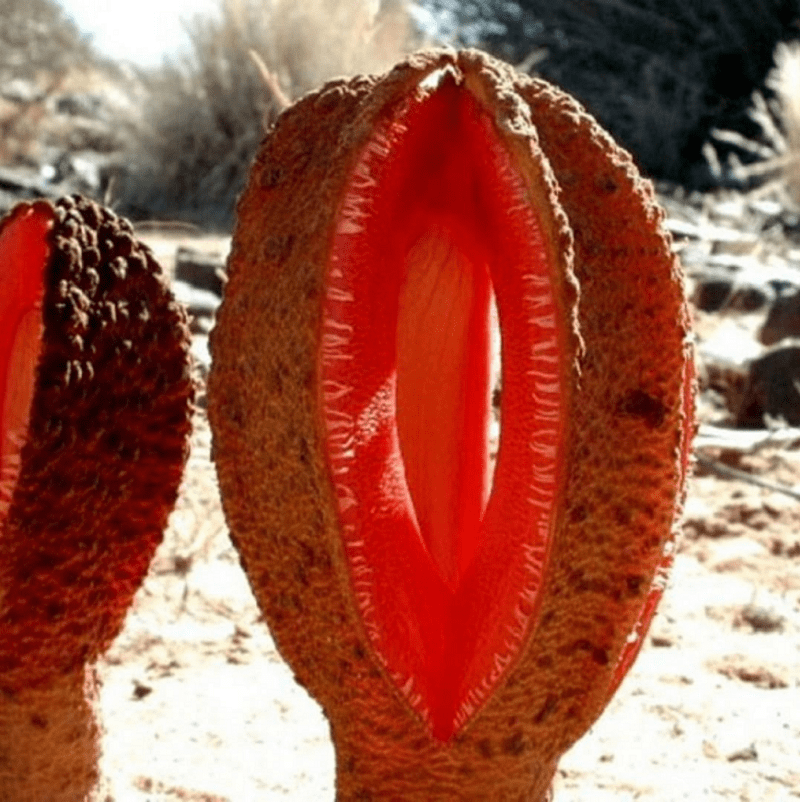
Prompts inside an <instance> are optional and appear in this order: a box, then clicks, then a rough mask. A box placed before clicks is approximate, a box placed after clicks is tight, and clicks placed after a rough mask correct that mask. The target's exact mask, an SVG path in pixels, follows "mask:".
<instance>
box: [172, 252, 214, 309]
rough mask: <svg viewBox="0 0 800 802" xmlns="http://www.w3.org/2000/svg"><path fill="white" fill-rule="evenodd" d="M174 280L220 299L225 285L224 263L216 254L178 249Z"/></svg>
mask: <svg viewBox="0 0 800 802" xmlns="http://www.w3.org/2000/svg"><path fill="white" fill-rule="evenodd" d="M175 278H176V279H177V280H179V281H185V282H186V283H187V284H191V285H192V286H193V287H198V288H200V289H202V290H208V291H209V292H213V293H214V295H216V296H217V298H221V297H222V288H223V286H224V284H225V262H224V260H223V259H222V257H221V256H219V255H217V254H208V253H203V252H202V251H195V250H192V249H191V248H178V253H177V256H176V257H175Z"/></svg>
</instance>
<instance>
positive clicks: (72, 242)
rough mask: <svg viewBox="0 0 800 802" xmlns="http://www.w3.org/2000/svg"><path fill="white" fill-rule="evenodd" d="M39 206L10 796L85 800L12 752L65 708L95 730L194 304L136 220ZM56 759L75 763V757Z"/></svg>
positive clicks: (163, 482) (1, 600) (178, 468)
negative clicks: (39, 305) (44, 240)
mask: <svg viewBox="0 0 800 802" xmlns="http://www.w3.org/2000/svg"><path fill="white" fill-rule="evenodd" d="M37 203H38V204H44V203H45V202H43V201H39V202H37ZM40 208H49V210H50V213H52V215H53V219H54V226H53V228H52V230H51V233H50V243H51V246H52V252H51V256H50V260H49V264H48V265H47V267H46V269H45V296H44V304H43V308H44V311H43V316H44V335H43V342H42V350H41V354H40V358H39V364H38V367H37V373H36V386H35V394H34V397H33V402H32V409H31V419H30V427H29V432H28V439H27V442H26V444H25V446H24V448H23V451H22V464H21V470H20V475H19V480H18V483H17V486H16V488H15V490H14V494H13V498H12V502H11V506H10V509H9V512H8V517H7V518H6V520H5V521H4V522H2V524H0V799H3V800H11V801H12V802H17V800H22V799H25V800H27V799H28V798H30V799H39V800H45V799H47V800H56V799H58V800H62V799H63V800H65V801H66V800H73V801H74V800H77V799H83V796H82V795H81V796H79V795H78V792H77V789H76V788H73V789H72V791H71V792H66V794H65V795H64V796H61V795H56V794H55V793H54V790H53V789H48V788H47V787H46V786H37V785H36V782H37V781H36V778H35V776H33V777H29V778H28V781H29V783H30V785H29V786H28V790H29V792H30V797H28V796H25V794H24V792H23V790H21V789H22V785H21V784H20V783H21V779H20V776H19V775H18V773H17V772H18V771H22V767H21V766H17V767H15V766H14V765H13V759H12V757H13V755H14V754H15V750H16V749H18V745H19V742H20V740H22V742H25V739H26V738H28V740H27V743H28V744H30V743H31V742H32V738H33V736H31V737H30V738H29V737H28V735H26V734H25V732H24V731H23V730H24V728H25V726H27V727H29V728H30V727H33V731H34V732H37V731H38V732H39V738H38V740H39V741H40V742H41V743H43V744H44V743H46V742H48V739H47V738H46V737H45V735H44V731H45V730H48V729H49V728H51V727H57V726H58V721H59V720H61V719H62V718H63V716H64V715H66V713H64V710H70V709H71V710H72V713H73V714H74V716H75V717H76V718H75V727H74V731H73V733H72V734H73V735H75V736H76V737H78V733H79V732H82V733H84V735H83V736H81V737H85V738H88V739H89V740H90V741H96V736H97V732H96V730H97V727H96V726H95V725H93V724H92V723H91V721H86V720H84V718H83V717H84V715H85V714H88V713H90V710H89V707H90V706H86V705H84V708H85V710H83V711H82V709H81V707H80V705H78V704H77V702H76V701H75V700H76V699H78V698H79V696H80V694H79V690H80V689H82V688H83V687H84V682H85V673H84V672H85V666H86V664H90V663H91V662H92V661H94V660H95V659H96V658H97V657H98V656H99V654H100V653H101V652H102V651H103V650H104V649H105V648H106V647H107V646H108V645H109V644H110V642H111V640H112V639H113V638H114V637H115V636H116V635H117V633H118V632H119V630H120V628H121V627H122V624H123V622H124V618H125V613H126V611H127V609H128V606H129V604H130V602H131V600H132V598H133V594H134V593H135V592H136V590H137V589H138V587H139V585H140V583H141V581H142V579H143V578H144V576H145V574H146V572H147V568H148V566H149V563H150V560H151V558H152V555H153V552H154V551H155V548H156V546H157V545H158V543H159V542H160V541H161V537H162V532H163V529H164V526H165V525H166V522H167V517H168V515H169V513H170V511H171V510H172V507H173V504H174V502H175V498H176V495H177V491H178V486H179V484H180V480H181V476H182V472H183V466H184V463H185V459H186V456H187V452H188V435H189V432H190V428H191V411H192V400H193V397H194V387H193V379H192V376H191V371H190V362H189V353H188V348H189V332H188V327H187V321H186V315H185V313H184V311H183V309H182V308H181V307H179V306H178V305H177V304H176V303H175V301H174V300H173V299H172V296H171V293H170V292H169V290H168V287H167V285H166V282H165V280H164V278H163V275H162V272H161V268H160V267H159V266H158V265H157V263H156V262H155V261H154V259H153V257H152V255H151V253H150V251H149V250H148V249H147V248H146V247H145V246H143V245H141V244H140V243H138V242H137V241H136V240H135V239H134V236H133V230H132V228H131V226H130V224H129V223H128V222H127V221H125V220H122V219H120V218H118V217H117V216H116V215H114V214H113V213H112V212H110V211H108V210H105V209H103V208H101V207H99V206H98V205H96V204H95V203H93V202H91V201H88V200H85V199H82V198H78V197H75V198H66V199H63V200H61V201H59V202H58V203H57V204H56V205H55V206H54V207H52V206H49V204H46V205H45V206H44V207H41V206H40ZM76 689H77V690H76ZM48 694H50V695H51V697H52V701H53V707H52V710H51V713H52V716H48V715H37V716H36V717H35V718H36V720H35V721H34V720H33V719H32V718H31V717H29V719H28V721H27V722H26V720H25V716H24V715H23V714H21V713H20V712H19V711H20V710H24V709H26V707H27V705H28V703H29V701H30V703H31V704H33V703H34V702H35V703H36V704H39V705H40V706H41V704H43V703H42V702H36V700H37V699H39V700H41V699H43V698H47V697H48ZM69 699H73V702H69V701H67V700H69ZM31 700H33V701H31ZM59 700H60V701H59ZM64 705H66V707H65V708H64ZM45 707H46V705H45ZM59 707H62V708H64V710H60V711H59ZM87 711H88V712H87ZM81 722H82V723H81ZM12 725H13V726H12ZM20 728H21V729H20ZM34 740H35V739H34ZM92 748H94V749H95V750H96V744H94V747H92V745H91V743H88V744H85V745H84V746H83V747H79V746H77V745H76V744H75V743H73V744H72V745H67V744H65V745H64V749H65V750H67V751H69V750H73V751H75V750H78V751H80V749H84V750H87V749H88V750H90V751H91V749H92ZM54 749H55V747H54ZM10 756H11V757H10ZM95 757H96V755H95ZM47 759H48V758H47V754H46V753H45V754H43V755H42V756H41V760H43V761H46V760H47ZM50 759H51V760H52V762H53V763H54V764H55V765H58V762H59V761H62V764H63V765H62V767H61V771H71V770H72V769H69V768H68V767H69V766H70V760H69V757H68V756H67V755H57V754H55V752H53V753H52V754H51V756H50ZM86 761H88V763H87V765H90V764H91V762H92V761H91V760H90V759H89V758H86ZM86 761H85V762H86ZM86 771H96V768H94V767H91V765H90V768H88V769H86ZM86 771H85V772H84V774H85V773H86ZM57 773H58V772H57V771H54V772H52V773H51V774H52V775H55V774H57ZM84 779H86V778H84ZM87 782H88V780H87ZM37 788H38V790H37ZM9 789H16V791H15V792H14V793H12V792H11V790H9ZM37 793H38V794H39V795H38V796H37Z"/></svg>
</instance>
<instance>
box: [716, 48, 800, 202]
mask: <svg viewBox="0 0 800 802" xmlns="http://www.w3.org/2000/svg"><path fill="white" fill-rule="evenodd" d="M765 84H766V89H767V92H768V93H769V94H765V93H764V92H760V91H757V92H754V93H753V96H752V105H751V107H750V109H749V115H750V117H751V119H752V120H753V122H754V123H755V124H756V125H757V127H758V132H757V136H753V137H747V136H742V135H741V134H740V133H738V132H737V131H731V130H724V129H723V130H716V131H714V137H713V138H714V143H715V144H716V145H717V146H718V144H719V143H722V145H723V146H728V147H730V148H732V149H733V150H732V152H731V153H730V154H729V155H728V157H727V159H726V160H725V163H724V164H722V163H721V160H720V159H719V157H718V154H717V149H716V147H714V146H709V147H708V148H707V149H706V156H707V158H708V160H709V162H710V164H711V165H712V167H713V169H714V170H715V172H716V173H717V174H718V175H719V176H720V178H721V179H723V180H726V179H727V180H728V181H730V180H733V181H734V182H735V183H737V184H738V185H743V186H749V187H753V186H754V187H755V189H756V191H757V192H758V193H760V194H765V193H770V192H776V193H777V194H778V195H779V196H780V197H781V199H782V200H783V201H784V202H786V203H787V204H789V205H794V206H800V42H792V43H783V42H782V43H780V44H779V45H778V46H777V47H776V49H775V66H774V67H773V69H772V70H771V71H770V73H769V75H768V76H767V80H766V82H765Z"/></svg>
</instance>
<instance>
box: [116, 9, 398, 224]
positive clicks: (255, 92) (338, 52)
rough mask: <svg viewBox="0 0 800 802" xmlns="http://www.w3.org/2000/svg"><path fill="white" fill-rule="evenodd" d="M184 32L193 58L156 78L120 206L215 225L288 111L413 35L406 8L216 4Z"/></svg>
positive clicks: (376, 64) (375, 66)
mask: <svg viewBox="0 0 800 802" xmlns="http://www.w3.org/2000/svg"><path fill="white" fill-rule="evenodd" d="M187 30H188V33H189V36H190V41H191V50H190V52H189V53H188V54H187V55H186V56H185V57H184V58H182V59H181V60H178V61H174V62H171V63H167V64H165V65H164V66H163V67H162V68H161V69H160V70H157V71H156V72H155V73H153V74H152V75H151V76H150V79H149V85H150V91H151V100H150V101H149V115H148V120H147V128H146V129H145V131H144V132H143V135H142V145H141V151H140V153H139V154H138V155H137V164H138V167H137V168H136V169H135V170H134V172H133V173H132V174H131V175H129V176H128V178H127V180H123V181H122V183H121V184H120V186H119V187H118V189H117V195H118V205H119V206H121V207H122V210H123V211H124V212H125V213H126V214H128V215H131V216H133V217H143V216H144V217H151V216H171V217H178V218H181V219H184V220H189V221H192V222H197V223H202V224H205V225H208V224H216V225H220V226H226V225H228V224H229V222H230V220H231V217H232V212H233V206H234V203H235V199H236V196H237V195H238V193H239V191H240V190H241V188H242V187H243V186H244V181H245V177H246V173H247V170H248V168H249V166H250V161H251V159H252V156H253V154H254V153H255V151H256V148H257V146H258V143H259V142H260V141H261V138H262V137H263V135H264V133H265V131H266V129H267V128H268V127H269V126H270V125H271V124H272V122H273V121H274V120H275V118H276V117H277V115H278V114H279V113H280V111H281V110H282V108H283V107H284V105H285V104H286V103H287V102H289V101H291V100H293V99H295V98H297V97H299V96H300V95H302V94H304V93H305V92H306V91H308V90H310V89H312V88H313V87H315V86H317V85H318V84H319V83H321V82H322V81H324V80H326V79H327V78H330V77H332V76H335V75H343V74H351V73H354V72H372V71H377V70H380V69H383V68H385V67H386V66H388V65H389V64H391V63H392V62H394V61H395V60H396V59H397V58H398V56H399V55H400V54H401V53H402V52H403V50H404V48H405V45H406V40H407V36H408V26H407V24H406V14H405V8H404V3H403V1H402V0H392V2H388V3H387V2H386V0H384V2H382V3H377V2H374V1H373V0H304V2H302V3H298V2H296V0H220V7H219V14H218V15H216V16H208V17H196V18H195V19H193V20H192V21H190V22H189V23H187Z"/></svg>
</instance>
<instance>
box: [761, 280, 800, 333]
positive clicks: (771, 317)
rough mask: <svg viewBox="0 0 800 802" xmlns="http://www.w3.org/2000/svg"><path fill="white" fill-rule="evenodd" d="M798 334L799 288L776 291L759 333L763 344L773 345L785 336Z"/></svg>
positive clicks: (799, 313) (799, 325) (799, 331)
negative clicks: (784, 291) (776, 294)
mask: <svg viewBox="0 0 800 802" xmlns="http://www.w3.org/2000/svg"><path fill="white" fill-rule="evenodd" d="M798 336H800V290H795V291H793V292H790V293H778V297H777V298H776V299H775V300H774V301H773V303H772V306H771V307H770V310H769V314H768V315H767V319H766V321H765V322H764V326H763V327H762V329H761V332H760V333H759V340H761V342H762V343H764V345H773V344H774V343H776V342H778V341H779V340H782V339H784V338H785V337H798Z"/></svg>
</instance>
